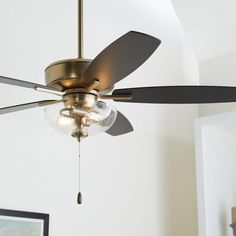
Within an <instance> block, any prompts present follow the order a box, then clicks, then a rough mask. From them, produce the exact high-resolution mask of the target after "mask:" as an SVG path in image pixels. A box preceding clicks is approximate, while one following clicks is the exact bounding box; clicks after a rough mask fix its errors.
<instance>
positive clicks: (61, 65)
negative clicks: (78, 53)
mask: <svg viewBox="0 0 236 236" xmlns="http://www.w3.org/2000/svg"><path fill="white" fill-rule="evenodd" d="M90 63H91V60H86V59H68V60H63V61H57V62H55V63H53V64H51V65H49V66H48V67H47V68H46V69H45V80H46V84H47V85H48V86H50V87H53V88H56V89H59V90H60V91H65V90H67V89H73V88H87V87H88V86H90V85H91V81H86V80H81V77H82V75H83V73H84V72H85V70H86V69H87V67H88V66H89V64H90ZM93 80H94V79H93Z"/></svg>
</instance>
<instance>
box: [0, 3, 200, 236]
mask: <svg viewBox="0 0 236 236" xmlns="http://www.w3.org/2000/svg"><path fill="white" fill-rule="evenodd" d="M75 2H76V1H66V0H51V1H47V0H41V1H36V0H22V1H16V0H14V1H4V2H3V1H1V3H0V4H1V6H0V17H1V20H0V29H1V38H0V42H1V43H0V52H1V53H0V65H1V67H0V73H1V74H2V75H6V76H11V77H15V78H19V79H23V80H29V81H33V82H38V83H43V78H44V74H43V70H44V68H45V67H46V66H47V65H48V64H49V63H51V62H53V61H55V60H59V59H63V58H70V57H74V56H76V30H75V29H76V3H75ZM131 29H132V30H139V31H143V32H146V33H149V34H152V35H154V36H156V37H159V38H160V39H162V41H163V43H162V46H161V47H160V49H159V50H158V51H157V52H156V53H155V54H154V55H153V56H152V57H151V58H150V60H149V61H148V62H147V63H146V64H145V65H144V66H143V67H142V68H140V69H139V70H137V71H136V72H135V73H133V74H132V75H131V76H129V78H127V79H126V80H124V81H122V82H120V83H119V84H117V88H118V87H129V86H133V87H138V86H152V85H171V84H184V83H185V84H186V83H187V84H193V83H194V84H196V83H198V64H197V61H196V59H195V57H194V55H193V53H192V50H191V49H190V47H189V46H188V41H187V40H186V38H185V34H184V32H183V31H182V28H181V25H180V23H179V21H178V19H177V17H176V15H175V12H174V9H173V8H172V5H171V3H170V2H169V1H167V0H147V1H145V2H144V1H134V0H127V1H109V0H101V1H92V0H87V1H85V42H86V43H85V53H86V55H87V57H90V58H93V57H94V56H95V55H96V54H97V53H98V52H99V51H100V50H102V49H103V48H104V47H105V46H106V45H107V44H109V43H110V42H111V41H112V40H115V39H116V38H118V37H119V36H120V35H122V34H124V33H125V32H127V31H129V30H131ZM0 91H1V94H0V96H1V99H0V105H1V106H3V105H9V104H15V103H20V102H26V101H31V100H38V99H41V98H47V97H48V96H46V95H44V94H35V93H34V92H31V91H28V90H25V89H19V88H10V87H9V86H4V85H0ZM115 105H116V107H117V108H118V109H120V110H121V111H122V112H123V113H124V114H125V115H127V117H129V119H130V121H131V122H132V123H133V125H134V128H135V132H134V133H132V134H129V135H126V136H121V137H117V138H112V137H109V136H107V135H106V134H102V135H100V136H96V137H91V138H89V139H87V140H85V141H84V142H83V144H82V163H81V164H82V173H81V175H82V190H83V191H82V192H83V195H84V203H83V205H82V206H77V205H76V194H77V175H78V174H77V160H76V157H77V151H78V150H77V149H78V148H77V143H76V141H75V140H73V139H72V138H70V137H63V136H61V135H59V134H57V133H55V132H54V130H52V129H51V128H50V127H49V126H48V125H47V124H46V121H45V119H44V115H43V111H42V110H41V109H35V110H30V111H24V112H19V113H17V114H9V115H4V116H1V117H0V130H1V134H0V140H1V155H0V163H1V165H0V186H1V194H0V207H1V208H10V209H20V210H29V211H39V212H48V213H50V216H51V223H50V236H55V235H57V236H60V235H74V234H78V235H84V236H89V235H94V234H95V233H96V234H97V235H103V236H106V235H113V236H116V235H124V236H126V235H127V236H128V235H136V236H139V235H140V236H143V235H149V236H156V235H162V236H172V235H175V236H189V235H192V236H194V235H197V220H196V190H195V164H194V148H193V119H194V118H195V117H196V116H197V114H198V109H197V106H194V105H193V106H191V105H186V106H174V105H173V106H172V105H139V104H134V105H130V104H118V103H117V104H115Z"/></svg>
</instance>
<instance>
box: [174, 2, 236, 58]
mask: <svg viewBox="0 0 236 236" xmlns="http://www.w3.org/2000/svg"><path fill="white" fill-rule="evenodd" d="M172 3H173V5H174V7H175V9H176V12H177V15H178V17H179V19H180V21H181V23H182V25H183V28H184V30H185V32H186V33H187V36H188V38H189V40H190V43H191V44H192V46H193V48H194V50H195V53H196V55H197V57H198V59H199V60H200V61H202V60H206V59H209V58H212V57H217V56H219V55H224V54H227V53H230V52H233V51H235V50H236V43H235V42H236V27H235V22H236V14H235V12H236V1H235V0H226V1H223V0H197V1H196V0H172Z"/></svg>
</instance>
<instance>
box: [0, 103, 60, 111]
mask: <svg viewBox="0 0 236 236" xmlns="http://www.w3.org/2000/svg"><path fill="white" fill-rule="evenodd" d="M60 102H62V100H44V101H38V102H31V103H26V104H20V105H15V106H10V107H3V108H0V115H2V114H7V113H11V112H16V111H22V110H27V109H31V108H35V107H42V106H47V105H52V104H56V103H60Z"/></svg>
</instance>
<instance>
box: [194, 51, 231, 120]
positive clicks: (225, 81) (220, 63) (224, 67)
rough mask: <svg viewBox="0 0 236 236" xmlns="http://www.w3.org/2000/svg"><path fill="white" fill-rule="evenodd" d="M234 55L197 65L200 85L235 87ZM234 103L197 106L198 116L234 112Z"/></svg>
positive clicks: (226, 55)
mask: <svg viewBox="0 0 236 236" xmlns="http://www.w3.org/2000/svg"><path fill="white" fill-rule="evenodd" d="M235 60H236V53H235V52H232V53H229V54H225V55H222V56H218V57H215V58H211V59H209V60H206V61H202V62H200V63H199V78H200V84H205V85H219V86H236V80H235V77H236V68H235ZM235 109H236V103H223V104H205V105H200V106H199V114H200V116H208V115H213V114H220V113H224V112H230V111H235Z"/></svg>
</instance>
